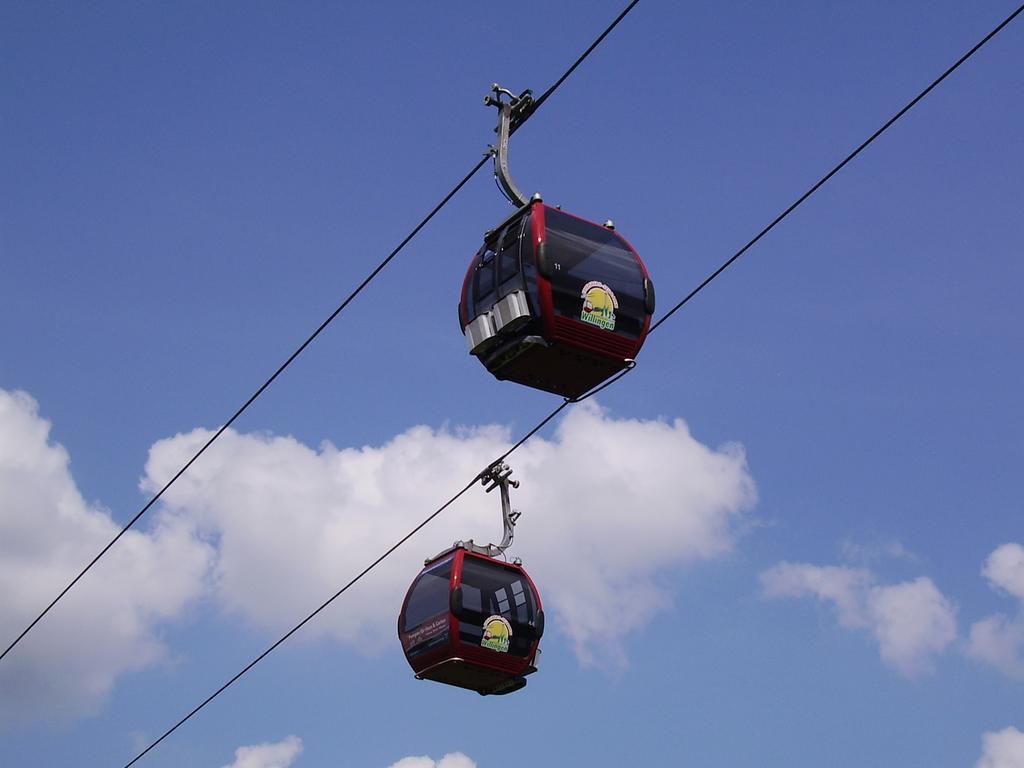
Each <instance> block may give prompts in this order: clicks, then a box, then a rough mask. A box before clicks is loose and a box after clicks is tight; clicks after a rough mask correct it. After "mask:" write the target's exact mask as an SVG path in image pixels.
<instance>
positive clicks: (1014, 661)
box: [967, 614, 1024, 680]
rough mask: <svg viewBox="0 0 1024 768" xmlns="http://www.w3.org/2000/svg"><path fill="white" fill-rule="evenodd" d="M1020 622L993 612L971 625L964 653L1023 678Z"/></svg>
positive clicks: (1023, 637) (1023, 642) (1022, 626)
mask: <svg viewBox="0 0 1024 768" xmlns="http://www.w3.org/2000/svg"><path fill="white" fill-rule="evenodd" d="M1022 651H1024V622H1021V621H1020V620H1019V619H1018V620H1017V621H1014V620H1012V619H1009V618H1007V617H1006V616H1003V615H1000V614H996V615H994V616H989V617H988V618H985V619H982V620H981V621H976V622H975V623H974V624H973V625H971V633H970V636H969V637H968V639H967V655H968V656H970V657H971V658H974V659H977V660H978V661H983V662H985V663H987V664H991V665H992V666H994V667H996V668H997V669H999V670H1000V671H1001V672H1002V673H1003V674H1005V675H1007V676H1008V677H1015V678H1018V679H1020V680H1024V658H1022V655H1024V654H1022Z"/></svg>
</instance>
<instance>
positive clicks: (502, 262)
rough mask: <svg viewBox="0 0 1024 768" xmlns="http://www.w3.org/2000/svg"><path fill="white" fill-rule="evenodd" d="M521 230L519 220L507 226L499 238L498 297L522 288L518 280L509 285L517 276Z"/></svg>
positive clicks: (521, 222) (520, 221)
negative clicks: (499, 287)
mask: <svg viewBox="0 0 1024 768" xmlns="http://www.w3.org/2000/svg"><path fill="white" fill-rule="evenodd" d="M522 230H523V219H519V220H518V221H514V222H512V223H511V224H510V225H509V227H508V229H506V230H505V234H504V236H502V238H501V245H500V247H499V249H498V284H499V285H500V286H501V289H500V290H499V291H498V294H499V296H504V295H506V294H507V293H509V292H511V291H514V290H516V289H517V288H521V287H522V285H521V281H519V280H516V281H515V284H510V281H512V280H514V279H515V278H517V277H518V275H519V237H520V235H521V234H522Z"/></svg>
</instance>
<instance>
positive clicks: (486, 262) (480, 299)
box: [473, 246, 495, 314]
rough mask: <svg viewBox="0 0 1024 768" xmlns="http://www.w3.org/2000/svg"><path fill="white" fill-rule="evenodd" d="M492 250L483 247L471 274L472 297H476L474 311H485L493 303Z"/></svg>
mask: <svg viewBox="0 0 1024 768" xmlns="http://www.w3.org/2000/svg"><path fill="white" fill-rule="evenodd" d="M494 256H495V254H494V250H493V246H489V247H487V248H485V249H484V252H483V253H482V254H481V255H480V260H479V261H478V262H477V266H476V274H475V275H473V297H474V298H475V299H476V301H475V304H476V313H477V314H480V313H481V312H486V311H487V310H488V309H490V308H491V306H492V305H493V304H494V262H495V258H494Z"/></svg>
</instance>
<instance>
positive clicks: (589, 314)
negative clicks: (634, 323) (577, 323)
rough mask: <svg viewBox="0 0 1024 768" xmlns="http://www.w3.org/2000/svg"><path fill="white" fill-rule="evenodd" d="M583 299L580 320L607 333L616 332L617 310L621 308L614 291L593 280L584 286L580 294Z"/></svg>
mask: <svg viewBox="0 0 1024 768" xmlns="http://www.w3.org/2000/svg"><path fill="white" fill-rule="evenodd" d="M580 295H581V296H582V297H583V312H581V313H580V320H582V321H583V322H584V323H590V324H591V325H596V326H597V327H598V328H603V329H604V330H606V331H614V330H615V310H616V309H618V308H619V300H618V299H617V298H615V294H614V293H613V292H612V289H611V288H609V287H608V286H607V285H605V284H604V283H600V282H598V281H597V280H591V281H590V282H589V283H587V284H586V285H584V286H583V291H582V293H581V294H580Z"/></svg>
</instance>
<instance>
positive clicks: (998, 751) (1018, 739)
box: [974, 727, 1024, 768]
mask: <svg viewBox="0 0 1024 768" xmlns="http://www.w3.org/2000/svg"><path fill="white" fill-rule="evenodd" d="M974 768H1024V733H1021V732H1020V731H1018V730H1017V729H1016V728H1013V727H1010V728H1004V729H1003V730H1001V731H996V732H994V733H993V732H989V733H986V734H984V735H983V736H982V737H981V758H980V759H979V760H978V762H976V763H975V764H974Z"/></svg>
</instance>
